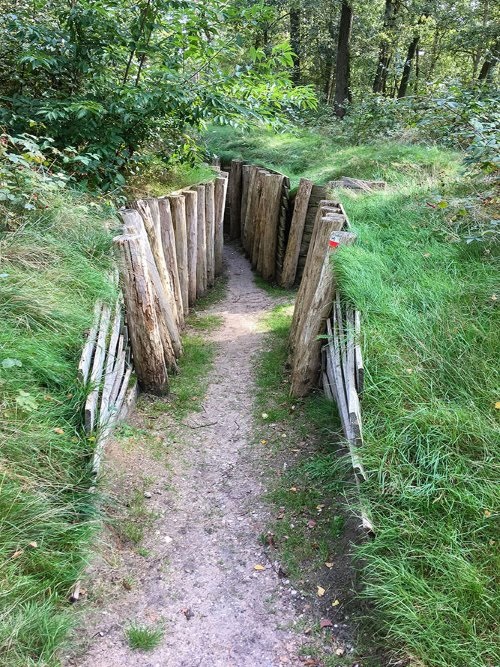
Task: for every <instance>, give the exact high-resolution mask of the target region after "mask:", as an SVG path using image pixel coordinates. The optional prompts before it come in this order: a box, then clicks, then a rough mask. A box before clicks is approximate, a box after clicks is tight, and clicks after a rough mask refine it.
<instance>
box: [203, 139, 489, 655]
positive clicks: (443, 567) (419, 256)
mask: <svg viewBox="0 0 500 667" xmlns="http://www.w3.org/2000/svg"><path fill="white" fill-rule="evenodd" d="M226 138H227V141H226V140H225V139H226ZM208 142H209V145H210V147H211V150H214V152H217V150H215V148H216V146H217V144H218V143H219V142H220V145H221V146H223V148H222V149H221V148H219V151H218V152H219V153H221V154H222V155H223V157H226V158H229V157H238V156H240V157H243V158H244V159H246V160H248V161H251V162H257V163H261V164H264V165H267V166H270V167H274V168H276V169H278V170H280V171H283V172H285V173H287V174H289V175H291V176H292V180H293V181H294V182H295V183H296V182H297V181H298V179H299V178H300V177H301V176H307V177H309V178H312V179H314V180H315V181H317V182H324V181H326V180H329V179H331V178H337V177H338V176H340V175H348V176H354V177H361V178H370V179H372V178H384V179H386V180H387V181H388V183H389V189H388V191H387V192H383V193H373V194H361V195H359V194H354V193H349V192H347V191H340V192H339V193H338V194H339V196H340V198H341V199H342V201H343V203H344V205H345V207H346V210H347V213H348V215H349V217H350V220H351V223H352V224H353V226H354V229H355V231H356V232H357V233H358V242H357V244H356V245H355V246H353V247H350V248H349V249H346V250H344V251H342V250H341V251H339V253H338V254H337V258H336V271H337V279H338V281H339V284H340V286H341V289H342V292H343V295H344V298H345V299H347V300H349V301H351V302H352V303H354V304H355V305H356V307H357V308H359V309H360V310H361V312H362V318H363V319H362V330H363V348H364V359H365V368H366V388H365V392H364V395H363V399H362V410H363V429H364V441H365V442H364V445H363V449H362V452H361V454H362V459H363V463H364V466H365V469H366V471H367V473H368V481H367V482H366V483H364V484H363V486H362V494H363V496H364V497H365V498H366V499H367V500H368V501H369V503H370V505H371V510H372V514H373V520H374V524H375V527H376V535H375V538H374V539H373V540H371V541H369V542H366V543H365V544H363V546H362V547H360V548H359V549H358V555H359V556H360V562H362V563H363V564H364V566H363V567H364V581H365V592H366V595H367V596H369V597H370V598H371V599H372V600H373V602H374V609H375V612H376V613H375V616H376V623H377V624H378V625H379V628H380V631H381V633H382V636H383V637H384V638H385V641H386V642H387V645H388V646H390V647H392V648H393V649H394V650H395V651H396V652H399V653H401V654H402V655H405V656H408V655H409V656H410V657H411V658H412V663H413V664H415V665H426V666H427V667H491V666H492V665H498V664H500V651H499V645H498V641H497V634H496V631H497V625H496V623H497V619H498V618H499V616H500V614H499V612H500V610H499V604H498V601H499V594H498V587H497V580H496V577H497V576H498V575H497V573H498V566H499V564H500V563H499V558H498V524H497V523H496V521H495V520H496V518H497V517H498V515H497V514H496V512H498V500H499V497H498V495H499V494H498V482H497V480H498V450H499V442H500V437H499V433H500V429H499V424H498V421H499V419H498V417H499V415H500V411H499V410H498V409H497V406H496V404H497V402H498V401H499V400H500V393H499V392H500V382H499V374H498V367H499V364H498V362H499V352H498V351H499V349H500V346H499V343H500V340H499V332H500V317H499V308H498V303H499V300H498V296H499V292H500V290H499V282H498V275H499V273H498V248H495V247H493V246H491V245H489V246H486V245H485V244H482V243H471V244H467V243H465V242H460V241H459V236H458V235H457V234H456V233H455V232H456V227H455V225H456V223H455V221H454V219H453V216H452V215H451V214H450V213H448V212H447V209H446V208H444V209H441V208H439V207H437V208H432V207H430V206H428V204H427V202H431V204H432V202H433V201H437V200H440V199H441V200H443V199H444V200H445V201H453V198H454V197H456V198H458V199H461V200H462V201H465V205H466V206H467V205H468V204H467V202H472V201H474V202H475V201H476V199H475V197H476V195H477V192H478V191H480V190H481V187H482V184H481V182H476V183H474V182H471V181H467V180H466V179H465V178H464V177H462V176H461V172H460V162H459V159H458V157H459V156H456V155H454V154H452V153H449V152H446V151H442V150H439V149H437V148H432V147H431V148H427V147H422V146H409V145H401V144H396V143H389V142H385V143H375V144H373V145H366V146H359V147H358V146H357V147H345V146H341V145H334V144H332V143H331V141H330V140H328V139H327V138H326V137H322V136H320V135H316V134H314V133H311V132H309V131H297V132H295V133H293V134H289V133H285V134H283V135H276V136H271V135H269V133H267V132H265V131H263V132H259V133H258V134H257V133H255V134H250V135H245V136H243V135H242V134H240V133H233V134H231V135H228V131H227V130H222V131H221V130H218V129H216V130H212V131H211V132H210V134H209V137H208ZM460 206H463V204H460ZM462 215H463V214H462ZM468 216H469V214H468V213H466V214H465V215H464V217H463V218H462V223H461V224H463V225H464V226H465V227H467V225H468V224H469V223H470V224H473V220H472V218H471V220H470V221H469V220H468Z"/></svg>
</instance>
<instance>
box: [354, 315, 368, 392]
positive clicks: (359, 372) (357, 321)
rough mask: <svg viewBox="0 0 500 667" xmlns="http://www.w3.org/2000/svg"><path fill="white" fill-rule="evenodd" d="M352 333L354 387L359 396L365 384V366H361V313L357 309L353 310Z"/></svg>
mask: <svg viewBox="0 0 500 667" xmlns="http://www.w3.org/2000/svg"><path fill="white" fill-rule="evenodd" d="M354 335H355V348H354V354H355V359H356V388H357V390H358V395H359V396H361V394H362V393H363V389H364V385H365V368H364V366H363V355H362V352H361V313H360V312H359V310H356V311H355V312H354Z"/></svg>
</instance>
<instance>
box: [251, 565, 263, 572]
mask: <svg viewBox="0 0 500 667" xmlns="http://www.w3.org/2000/svg"><path fill="white" fill-rule="evenodd" d="M253 569H254V570H257V571H258V572H261V571H262V570H265V569H266V568H265V566H264V565H254V566H253Z"/></svg>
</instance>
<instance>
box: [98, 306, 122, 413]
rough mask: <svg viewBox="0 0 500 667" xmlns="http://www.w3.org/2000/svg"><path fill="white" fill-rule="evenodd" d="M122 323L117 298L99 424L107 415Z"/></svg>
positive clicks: (120, 309)
mask: <svg viewBox="0 0 500 667" xmlns="http://www.w3.org/2000/svg"><path fill="white" fill-rule="evenodd" d="M121 324H122V308H121V301H120V299H117V301H116V306H115V313H114V316H113V322H112V324H111V335H110V338H109V344H108V352H107V355H106V366H105V371H104V384H103V387H102V396H101V405H100V408H99V425H102V424H104V423H105V421H106V420H107V419H108V416H109V408H110V398H111V392H112V390H113V383H114V379H115V378H114V374H113V369H114V366H115V363H116V353H117V348H118V339H119V337H120V330H121Z"/></svg>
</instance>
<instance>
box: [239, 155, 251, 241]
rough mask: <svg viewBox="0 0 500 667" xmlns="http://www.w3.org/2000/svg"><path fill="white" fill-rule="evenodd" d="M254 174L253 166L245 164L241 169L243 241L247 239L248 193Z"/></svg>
mask: <svg viewBox="0 0 500 667" xmlns="http://www.w3.org/2000/svg"><path fill="white" fill-rule="evenodd" d="M251 174H252V165H250V164H244V165H242V167H241V210H240V219H241V239H242V241H243V239H244V238H245V222H246V215H247V206H248V192H249V185H250V180H251Z"/></svg>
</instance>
